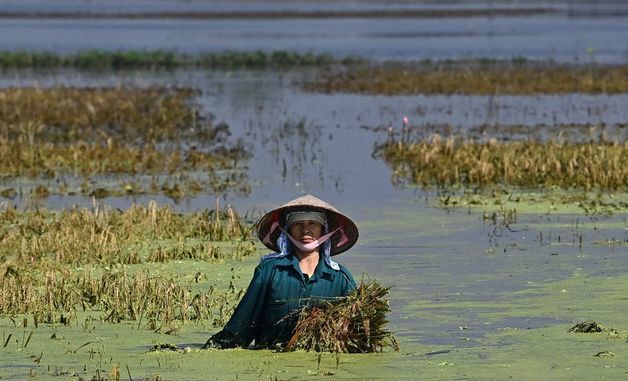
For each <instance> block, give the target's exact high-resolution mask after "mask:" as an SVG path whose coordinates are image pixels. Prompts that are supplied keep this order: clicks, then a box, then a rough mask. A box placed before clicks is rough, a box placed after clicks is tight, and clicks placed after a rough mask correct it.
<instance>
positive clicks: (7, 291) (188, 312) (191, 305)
mask: <svg viewBox="0 0 628 381" xmlns="http://www.w3.org/2000/svg"><path fill="white" fill-rule="evenodd" d="M3 270H4V271H3V273H2V274H0V275H2V276H1V277H0V282H1V284H2V287H1V288H0V314H2V315H7V314H10V315H14V314H32V315H33V316H34V318H35V319H36V320H37V321H42V322H47V323H55V322H59V321H62V322H63V323H66V324H67V323H68V322H69V320H70V319H72V316H73V314H74V313H75V312H76V311H77V310H79V309H80V310H83V311H97V312H102V319H103V320H104V321H109V322H120V321H122V320H134V321H139V322H140V323H141V321H142V320H144V321H146V322H147V324H148V327H149V328H153V329H154V328H155V327H156V326H157V322H160V323H162V324H170V323H172V322H175V321H180V322H186V321H190V320H210V321H213V322H214V324H215V325H216V326H219V325H221V324H224V322H225V320H226V319H227V318H228V317H229V315H230V314H231V312H232V311H231V310H232V309H233V307H234V306H235V303H236V302H237V301H238V300H239V299H240V298H241V296H242V293H243V290H240V291H237V290H236V289H235V288H234V287H231V286H230V287H229V289H228V290H226V291H217V290H215V289H214V288H213V287H212V288H210V289H209V291H207V292H193V291H192V288H191V286H189V285H188V286H183V285H180V284H179V282H177V281H176V280H175V279H173V278H166V277H159V276H157V277H155V276H151V275H150V274H149V273H148V272H139V273H135V274H129V273H127V272H126V271H122V272H114V271H106V272H104V273H103V274H102V275H101V276H93V275H92V274H91V273H90V272H88V273H87V274H71V273H69V272H68V271H67V270H61V271H57V270H49V271H46V272H44V273H43V274H42V275H35V274H29V273H25V272H23V271H19V270H16V268H14V267H8V268H7V267H6V266H5V267H4V269H3Z"/></svg>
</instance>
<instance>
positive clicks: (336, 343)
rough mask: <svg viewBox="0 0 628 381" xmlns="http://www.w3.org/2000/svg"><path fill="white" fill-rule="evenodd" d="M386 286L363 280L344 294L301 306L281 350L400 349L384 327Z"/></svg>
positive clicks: (341, 350) (344, 350)
mask: <svg viewBox="0 0 628 381" xmlns="http://www.w3.org/2000/svg"><path fill="white" fill-rule="evenodd" d="M389 289H390V287H382V286H381V285H380V284H379V283H378V282H377V281H371V282H368V283H364V282H362V283H361V284H360V286H359V287H358V288H357V289H356V290H355V291H354V292H352V293H351V294H350V295H348V296H346V297H343V298H339V299H336V300H335V301H333V302H328V301H327V302H324V303H323V304H320V305H317V306H308V307H305V308H303V309H302V310H301V311H300V312H299V320H298V322H297V325H296V327H295V329H294V334H293V335H292V338H291V339H290V341H289V342H288V344H287V345H286V347H285V349H284V351H291V350H295V349H304V350H306V351H312V350H313V351H317V352H336V353H338V352H345V353H362V352H381V351H382V350H383V349H384V347H388V346H389V347H392V348H393V349H395V350H399V345H398V344H397V340H396V339H395V337H394V336H393V334H392V333H391V332H389V331H388V330H387V329H386V328H385V326H386V324H387V323H388V320H387V319H386V313H387V312H389V311H390V308H389V306H388V300H387V299H384V297H385V296H386V295H387V294H388V290H389Z"/></svg>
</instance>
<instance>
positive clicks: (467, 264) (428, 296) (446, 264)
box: [0, 201, 628, 380]
mask: <svg viewBox="0 0 628 381" xmlns="http://www.w3.org/2000/svg"><path fill="white" fill-rule="evenodd" d="M398 206H403V207H402V208H396V209H391V208H385V209H382V208H377V207H364V208H363V209H361V210H357V211H356V212H357V214H358V215H359V218H357V220H358V221H357V222H358V225H359V226H360V229H361V234H362V237H361V239H360V241H359V243H358V245H356V247H355V248H354V249H352V250H351V251H350V252H349V253H346V254H343V255H341V256H340V257H338V258H337V259H338V260H339V261H340V262H342V263H344V264H346V265H347V266H348V267H349V268H350V269H351V270H352V272H353V273H354V275H355V276H356V278H357V279H360V278H361V277H372V278H375V279H377V280H379V281H380V282H382V283H383V284H384V285H392V286H393V288H392V289H391V291H390V303H391V310H392V313H391V314H390V315H389V319H390V328H391V330H392V331H394V332H395V334H396V336H397V338H398V340H399V342H400V346H401V349H400V351H398V352H395V351H392V350H387V351H385V352H384V353H378V354H362V355H360V354H358V355H348V354H340V355H338V356H336V355H333V354H323V355H321V356H319V355H318V354H315V353H308V352H296V353H278V352H275V351H269V350H261V351H259V350H243V349H235V350H224V351H220V350H204V349H201V345H202V344H203V343H204V341H205V340H206V339H207V337H208V336H209V335H210V334H211V333H213V332H216V331H217V329H218V328H216V327H213V326H212V324H211V322H208V321H201V322H192V323H190V322H188V323H186V324H184V325H178V326H177V327H175V328H176V329H175V330H174V331H173V332H171V334H164V333H163V332H164V331H165V330H161V331H160V332H162V333H156V332H155V331H154V330H150V329H148V327H146V326H145V325H144V324H138V322H133V321H128V322H127V321H125V322H122V323H120V324H109V323H104V322H101V321H100V317H99V313H98V312H80V313H77V315H76V318H75V319H72V320H71V321H70V324H69V325H63V324H58V323H57V324H54V325H50V324H44V323H41V322H39V324H38V326H37V327H35V324H34V322H33V320H32V318H27V324H26V326H24V321H23V317H22V316H14V317H4V318H2V319H1V320H0V330H2V332H3V336H2V343H1V344H2V345H3V347H2V348H0V351H2V358H3V361H2V364H1V365H0V376H1V377H2V378H3V379H23V378H27V377H30V376H33V377H34V379H59V378H58V377H57V376H63V377H65V378H72V379H79V378H83V379H89V378H92V377H98V376H100V377H109V378H115V374H116V371H118V372H119V374H120V377H121V378H122V379H126V378H131V379H138V378H148V379H162V380H170V379H172V380H174V379H177V380H179V379H189V380H197V379H198V380H206V379H220V380H222V379H239V380H248V379H251V380H253V379H280V380H281V379H321V378H323V379H390V375H391V372H394V373H393V374H394V378H395V379H408V380H410V379H416V377H417V374H420V375H421V377H424V378H427V379H430V378H455V379H460V378H464V379H477V380H486V379H489V380H490V379H495V380H498V379H499V380H501V379H504V378H508V377H513V378H514V379H559V380H561V379H565V380H567V379H569V380H573V379H583V380H585V379H599V378H608V379H620V378H622V377H625V374H626V372H627V371H628V369H627V368H628V366H627V365H626V361H625V359H626V357H628V343H627V342H626V340H627V338H628V336H627V334H626V330H628V326H627V325H626V323H625V319H624V317H625V316H626V313H627V312H628V311H627V310H628V307H626V306H627V304H626V296H625V295H627V292H628V275H627V274H626V273H625V271H624V270H623V269H624V268H626V260H627V259H626V257H625V248H626V247H627V246H628V222H627V215H626V214H615V215H612V216H607V215H596V216H586V215H584V214H582V213H578V214H570V213H560V212H555V213H549V214H548V213H538V212H537V211H535V210H534V209H533V210H532V211H530V210H526V208H525V207H520V209H518V211H517V216H516V219H513V220H509V221H508V226H507V227H506V225H505V224H503V223H502V222H503V221H501V220H500V219H497V220H495V221H493V220H490V219H489V220H486V219H484V218H483V214H484V213H486V214H492V213H493V212H495V211H498V210H499V209H491V208H487V209H486V210H482V211H481V210H480V209H479V208H475V209H474V208H471V209H469V208H457V209H454V208H450V209H436V208H433V207H432V206H431V205H430V203H429V201H428V203H427V204H426V203H424V202H419V201H414V202H413V203H411V204H410V203H406V202H403V201H400V202H399V204H398ZM540 235H542V236H543V238H542V239H541V238H540ZM579 237H582V238H579ZM600 240H609V242H610V241H613V242H615V244H613V245H605V244H600V243H599V242H600ZM258 251H259V252H260V253H264V252H265V250H263V249H261V250H258ZM257 261H258V259H257V257H248V258H246V259H244V260H243V261H221V262H216V263H204V262H193V261H174V262H170V263H167V264H151V265H141V266H145V267H146V268H147V269H149V267H150V271H151V274H155V275H157V274H160V273H166V274H179V275H180V276H183V277H185V276H188V277H192V274H194V273H195V272H197V271H202V272H203V273H204V275H205V277H206V280H204V281H202V282H201V284H200V285H199V286H198V287H200V288H203V287H209V286H210V285H216V287H217V288H218V289H224V287H227V286H228V284H230V283H232V284H233V286H234V287H236V288H240V287H246V285H247V283H248V281H249V279H250V276H251V274H252V272H253V269H254V267H255V265H256V264H257ZM136 268H138V269H139V268H141V267H136ZM186 274H187V275H186ZM586 320H594V321H596V322H598V323H599V324H602V325H603V326H605V327H607V328H612V329H614V330H615V332H612V333H609V332H608V331H607V332H601V333H572V332H568V330H569V328H570V327H572V326H573V325H575V324H577V323H579V322H583V321H586ZM31 332H32V335H31ZM9 335H10V337H9ZM165 344H169V345H176V347H177V348H178V349H179V350H178V351H172V350H169V349H167V348H165V349H161V350H159V351H151V349H152V348H153V347H154V346H156V345H161V347H162V348H164V347H167V345H165ZM129 373H130V376H129Z"/></svg>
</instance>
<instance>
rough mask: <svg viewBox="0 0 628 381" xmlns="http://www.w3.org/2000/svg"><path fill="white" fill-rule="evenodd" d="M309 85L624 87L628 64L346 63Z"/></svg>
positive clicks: (543, 90)
mask: <svg viewBox="0 0 628 381" xmlns="http://www.w3.org/2000/svg"><path fill="white" fill-rule="evenodd" d="M305 88H306V89H307V90H309V91H317V92H325V93H336V92H342V93H360V94H386V95H412V94H474V95H490V94H517V95H529V94H557V93H589V94H598V93H609V94H616V93H624V92H626V91H628V65H625V64H624V65H612V66H610V65H609V66H602V65H596V64H589V65H560V64H543V63H529V62H526V61H513V62H492V61H486V62H482V61H478V62H471V63H465V62H451V63H421V64H414V65H388V66H378V67H375V66H367V67H347V68H344V69H343V70H342V71H334V72H330V73H328V74H326V75H322V76H319V77H317V79H316V80H315V81H313V82H310V83H307V84H305Z"/></svg>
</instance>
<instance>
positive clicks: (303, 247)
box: [262, 221, 349, 252]
mask: <svg viewBox="0 0 628 381" xmlns="http://www.w3.org/2000/svg"><path fill="white" fill-rule="evenodd" d="M277 228H279V230H281V231H282V232H284V233H286V236H288V238H289V239H290V241H291V242H292V244H293V245H294V246H296V247H297V249H299V250H301V251H304V252H310V251H314V250H315V249H316V248H317V247H319V246H320V245H322V244H323V243H325V241H327V240H328V239H329V238H330V237H331V236H332V235H334V234H336V233H337V232H340V234H342V235H341V236H340V240H339V241H338V243H336V247H340V246H342V245H344V244H345V243H347V242H349V238H348V237H347V235H346V234H345V230H344V229H343V228H342V226H338V227H337V228H336V229H334V230H333V231H331V232H329V233H327V234H325V235H324V236H322V237H319V238H318V239H316V240H314V241H312V242H310V243H306V244H303V243H301V242H299V241H298V240H296V239H294V238H293V237H292V236H291V235H290V233H288V232H287V231H285V230H284V229H283V228H281V227H280V226H279V222H277V221H275V222H273V224H272V225H271V226H270V230H269V231H268V234H266V236H265V237H264V239H263V240H262V243H264V244H265V245H268V246H272V242H271V240H270V236H271V234H273V232H274V231H275V230H276V229H277Z"/></svg>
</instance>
